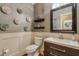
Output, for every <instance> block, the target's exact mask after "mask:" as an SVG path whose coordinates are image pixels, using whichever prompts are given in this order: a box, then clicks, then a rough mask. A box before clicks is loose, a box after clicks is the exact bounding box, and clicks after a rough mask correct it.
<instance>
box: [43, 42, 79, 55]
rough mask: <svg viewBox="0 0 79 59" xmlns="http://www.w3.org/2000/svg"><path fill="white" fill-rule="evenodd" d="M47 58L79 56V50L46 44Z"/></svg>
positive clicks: (45, 53)
mask: <svg viewBox="0 0 79 59" xmlns="http://www.w3.org/2000/svg"><path fill="white" fill-rule="evenodd" d="M44 49H45V51H44V55H45V56H79V50H77V49H73V48H69V47H65V46H61V45H58V44H54V43H49V42H44Z"/></svg>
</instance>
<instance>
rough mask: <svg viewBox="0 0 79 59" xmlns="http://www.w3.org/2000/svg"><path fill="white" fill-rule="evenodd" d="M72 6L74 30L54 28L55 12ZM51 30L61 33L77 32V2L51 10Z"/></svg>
mask: <svg viewBox="0 0 79 59" xmlns="http://www.w3.org/2000/svg"><path fill="white" fill-rule="evenodd" d="M70 6H72V30H53V12H54V11H57V10H61V9H63V8H67V7H70ZM50 25H51V27H50V31H51V32H57V33H58V32H59V33H77V4H76V3H70V4H66V5H63V6H61V7H58V8H56V9H52V10H51V11H50Z"/></svg>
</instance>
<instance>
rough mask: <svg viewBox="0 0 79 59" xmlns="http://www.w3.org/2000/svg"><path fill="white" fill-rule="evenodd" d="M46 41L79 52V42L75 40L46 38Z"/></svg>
mask: <svg viewBox="0 0 79 59" xmlns="http://www.w3.org/2000/svg"><path fill="white" fill-rule="evenodd" d="M44 41H45V42H50V43H54V44H58V45H61V46H66V47H70V48H74V49H77V50H79V42H78V41H75V40H68V39H58V38H46V39H45V40H44Z"/></svg>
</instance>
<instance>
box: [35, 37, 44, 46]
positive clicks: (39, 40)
mask: <svg viewBox="0 0 79 59" xmlns="http://www.w3.org/2000/svg"><path fill="white" fill-rule="evenodd" d="M42 42H43V38H42V37H35V39H34V43H35V44H36V45H38V46H40V45H41V44H42Z"/></svg>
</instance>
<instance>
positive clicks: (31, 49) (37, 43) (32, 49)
mask: <svg viewBox="0 0 79 59" xmlns="http://www.w3.org/2000/svg"><path fill="white" fill-rule="evenodd" d="M42 43H43V38H41V37H35V39H34V44H31V45H29V46H27V47H26V53H27V55H28V56H34V55H35V54H36V53H38V51H39V49H40V47H41V45H42Z"/></svg>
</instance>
